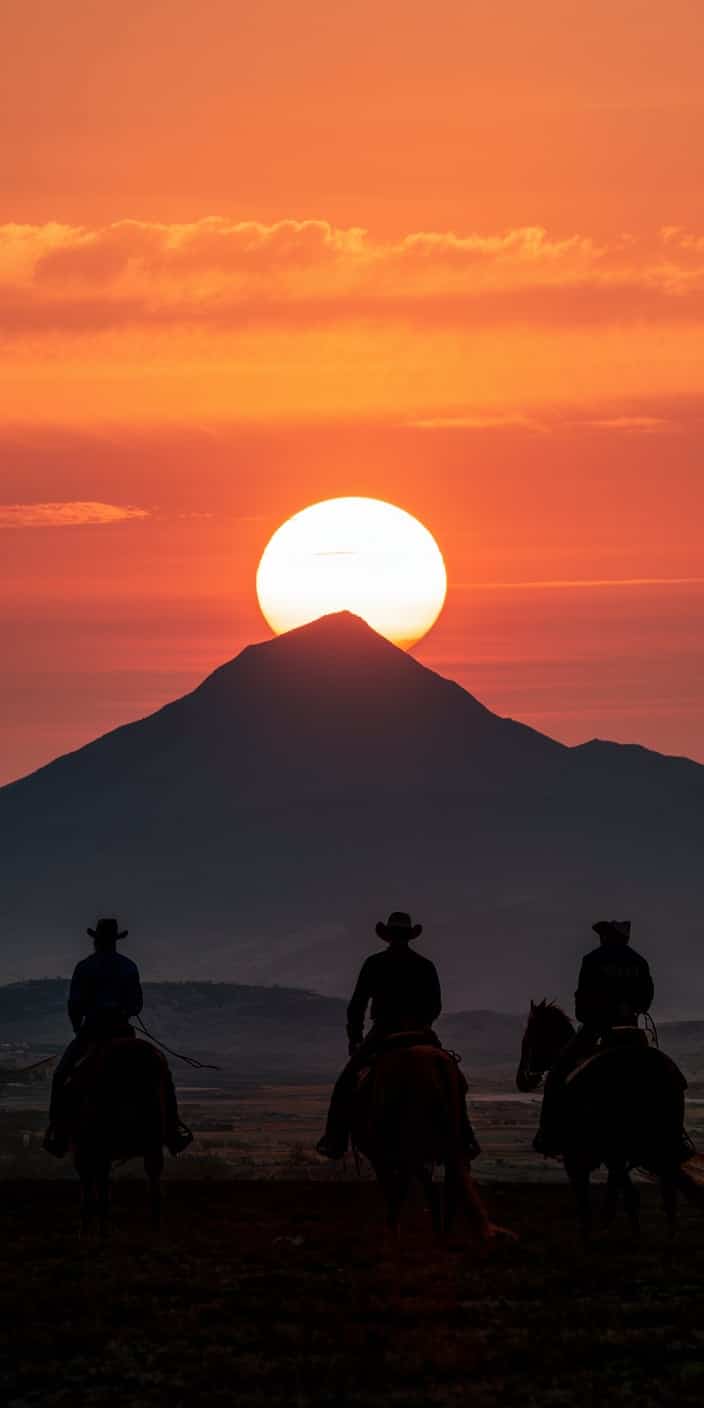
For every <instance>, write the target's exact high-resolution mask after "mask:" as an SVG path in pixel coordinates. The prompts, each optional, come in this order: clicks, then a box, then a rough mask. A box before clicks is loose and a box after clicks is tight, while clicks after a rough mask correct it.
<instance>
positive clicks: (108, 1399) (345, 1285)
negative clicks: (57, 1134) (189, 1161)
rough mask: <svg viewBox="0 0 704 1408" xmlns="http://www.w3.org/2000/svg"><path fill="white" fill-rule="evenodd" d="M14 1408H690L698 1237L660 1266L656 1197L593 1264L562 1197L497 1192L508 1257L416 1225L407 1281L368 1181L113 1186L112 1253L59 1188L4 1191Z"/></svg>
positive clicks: (7, 1382) (703, 1257)
mask: <svg viewBox="0 0 704 1408" xmlns="http://www.w3.org/2000/svg"><path fill="white" fill-rule="evenodd" d="M1 1189H2V1206H1V1211H0V1221H1V1223H2V1228H1V1235H0V1262H1V1263H2V1268H1V1272H0V1298H1V1303H0V1315H1V1317H2V1324H3V1328H4V1330H6V1331H7V1330H8V1329H10V1327H12V1333H11V1334H10V1336H9V1337H8V1340H7V1346H8V1347H7V1348H6V1349H5V1350H4V1351H3V1353H4V1359H3V1362H2V1369H1V1371H0V1393H2V1399H3V1401H4V1402H5V1403H7V1404H8V1408H40V1406H41V1408H77V1405H80V1406H81V1408H82V1405H84V1404H85V1405H88V1404H90V1408H103V1405H104V1406H105V1408H113V1405H114V1408H117V1405H120V1408H123V1405H125V1404H128V1405H130V1408H152V1405H154V1408H156V1405H162V1404H168V1405H169V1408H181V1405H183V1408H206V1405H208V1408H214V1405H218V1404H221V1403H222V1404H236V1405H238V1408H255V1405H256V1408H259V1405H262V1404H267V1405H270V1408H278V1405H286V1408H308V1405H311V1408H312V1405H331V1408H332V1405H348V1404H349V1405H360V1408H366V1406H367V1405H369V1408H382V1405H383V1408H389V1406H390V1405H402V1408H425V1405H433V1404H441V1405H445V1404H448V1405H454V1404H465V1403H466V1404H469V1403H471V1404H472V1405H473V1408H490V1405H491V1408H496V1405H502V1408H505V1405H516V1406H517V1408H528V1405H531V1408H532V1405H543V1404H544V1405H551V1406H552V1408H562V1405H564V1408H593V1405H595V1404H600V1405H601V1404H611V1403H613V1404H616V1403H617V1402H618V1403H619V1404H626V1405H628V1404H632V1405H636V1404H638V1405H641V1406H642V1405H646V1408H651V1406H652V1408H655V1405H658V1408H660V1405H669V1404H673V1405H674V1404H685V1405H687V1404H701V1402H702V1399H703V1397H704V1316H703V1314H702V1312H703V1310H704V1279H703V1273H704V1218H702V1217H701V1216H698V1215H697V1214H695V1213H692V1212H690V1211H689V1210H688V1209H683V1210H682V1216H681V1231H680V1235H679V1238H678V1241H677V1243H676V1246H675V1248H674V1250H673V1251H672V1253H671V1254H670V1253H669V1252H668V1250H667V1248H666V1246H665V1238H664V1227H663V1223H662V1220H661V1218H660V1215H659V1211H658V1206H657V1198H656V1193H655V1190H654V1189H653V1188H651V1187H649V1186H645V1187H644V1188H643V1197H644V1219H643V1221H644V1226H643V1233H642V1238H641V1241H640V1243H639V1244H638V1245H637V1246H633V1245H632V1244H631V1243H630V1242H629V1240H628V1238H627V1235H626V1230H625V1226H624V1224H623V1223H621V1222H619V1223H618V1224H617V1225H616V1226H615V1228H614V1230H613V1233H612V1234H611V1235H610V1236H609V1238H608V1240H607V1241H605V1242H603V1243H600V1244H599V1245H598V1246H597V1248H596V1249H595V1250H594V1251H592V1252H591V1253H590V1254H589V1255H588V1256H585V1255H584V1254H583V1253H582V1252H581V1250H580V1249H579V1248H578V1246H577V1244H576V1238H575V1229H574V1220H573V1210H572V1202H571V1197H570V1193H569V1190H568V1189H567V1188H566V1187H564V1186H562V1185H552V1186H540V1185H536V1184H530V1183H521V1184H515V1185H513V1184H495V1185H493V1186H491V1187H489V1188H488V1190H487V1195H488V1197H489V1199H490V1205H491V1211H492V1213H493V1215H494V1217H495V1218H496V1219H497V1220H498V1221H499V1222H502V1223H505V1224H507V1225H509V1226H511V1227H512V1228H513V1229H514V1230H515V1231H516V1232H517V1233H518V1234H519V1237H520V1240H519V1241H518V1242H517V1243H506V1242H502V1243H500V1244H496V1245H494V1247H493V1248H492V1250H491V1251H490V1252H489V1253H488V1254H482V1253H479V1252H477V1251H476V1250H473V1249H472V1248H470V1247H467V1246H461V1245H460V1242H461V1239H460V1238H459V1237H458V1245H457V1246H453V1247H452V1249H451V1250H450V1251H449V1252H448V1253H445V1254H442V1253H439V1252H438V1251H437V1250H436V1248H435V1247H434V1246H433V1243H432V1239H431V1236H430V1228H429V1226H428V1222H429V1219H428V1217H427V1215H426V1214H425V1213H424V1211H423V1210H422V1208H421V1207H420V1206H419V1205H413V1206H412V1207H411V1208H410V1209H409V1210H408V1214H407V1217H406V1220H405V1225H404V1239H403V1245H402V1250H401V1255H400V1263H399V1266H398V1272H397V1274H396V1272H395V1271H394V1266H393V1264H392V1263H390V1262H388V1261H385V1260H384V1257H383V1252H382V1239H381V1232H382V1223H381V1209H380V1204H379V1199H378V1193H377V1189H376V1188H375V1186H374V1185H373V1184H371V1183H367V1182H360V1183H351V1182H343V1181H340V1182H331V1181H329V1182H317V1181H313V1180H310V1179H307V1180H304V1181H301V1182H294V1181H288V1182H283V1181H274V1180H268V1181H260V1182H254V1181H246V1182H241V1181H236V1180H232V1181H227V1182H222V1181H210V1182H205V1181H202V1180H201V1181H194V1182H189V1181H185V1180H183V1179H181V1180H179V1181H171V1182H169V1181H168V1180H167V1181H166V1183H165V1215H164V1229H163V1232H162V1235H161V1237H160V1239H159V1240H158V1241H155V1240H154V1239H153V1238H152V1236H151V1234H150V1232H149V1230H148V1226H147V1218H146V1196H145V1188H144V1186H143V1185H142V1184H141V1183H139V1182H137V1181H136V1180H131V1179H130V1180H122V1181H120V1182H118V1183H117V1184H116V1186H115V1191H114V1205H113V1220H112V1232H111V1235H110V1238H109V1240H108V1242H107V1243H106V1244H105V1245H101V1244H99V1243H98V1242H97V1241H95V1240H83V1241H79V1239H78V1236H77V1220H78V1219H77V1214H78V1195H77V1189H76V1186H75V1185H74V1184H73V1183H72V1182H69V1181H67V1180H63V1179H62V1180H53V1181H46V1182H45V1181H41V1180H38V1179H33V1180H27V1181H14V1180H12V1179H8V1180H6V1181H4V1182H3V1183H2V1185H1Z"/></svg>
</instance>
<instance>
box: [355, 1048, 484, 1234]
mask: <svg viewBox="0 0 704 1408" xmlns="http://www.w3.org/2000/svg"><path fill="white" fill-rule="evenodd" d="M421 1040H422V1038H421ZM465 1089H466V1086H465V1082H464V1080H463V1077H462V1076H461V1075H460V1072H459V1070H458V1068H457V1063H456V1061H455V1060H454V1058H453V1057H452V1056H451V1055H450V1053H449V1052H447V1051H443V1050H442V1049H441V1048H440V1047H436V1046H430V1045H415V1046H414V1045H404V1046H401V1047H398V1048H393V1047H392V1048H390V1049H388V1050H383V1051H381V1052H380V1054H379V1055H378V1056H376V1057H375V1059H374V1065H373V1067H372V1069H371V1071H370V1072H369V1074H368V1075H366V1076H365V1077H364V1078H363V1079H362V1080H361V1082H360V1084H359V1086H358V1089H357V1092H356V1095H355V1098H354V1102H353V1107H352V1145H353V1148H354V1149H355V1150H359V1151H360V1152H361V1153H363V1154H364V1155H365V1157H366V1158H367V1159H368V1160H369V1162H370V1164H371V1165H372V1168H373V1169H374V1172H375V1174H376V1177H377V1180H378V1182H379V1184H380V1187H381V1189H382V1192H383V1195H384V1199H385V1203H386V1226H387V1231H388V1233H389V1234H390V1235H391V1236H392V1237H393V1239H394V1240H396V1241H397V1240H398V1237H399V1229H400V1217H401V1211H402V1208H403V1205H404V1203H405V1201H406V1198H407V1196H408V1192H409V1189H410V1187H411V1184H412V1182H413V1180H414V1179H416V1180H417V1181H418V1182H419V1183H420V1185H421V1187H422V1189H423V1191H424V1194H425V1197H426V1200H427V1202H428V1205H429V1207H430V1210H431V1212H432V1216H433V1226H434V1230H435V1233H436V1235H437V1236H440V1235H442V1233H443V1232H448V1231H449V1230H450V1228H451V1226H452V1223H453V1221H454V1218H455V1215H456V1213H457V1211H458V1210H459V1209H460V1208H462V1209H464V1211H465V1212H466V1213H467V1215H468V1217H469V1219H470V1222H471V1225H472V1228H473V1230H474V1232H475V1233H476V1234H477V1235H478V1236H479V1237H480V1238H481V1239H482V1240H487V1239H488V1238H490V1237H491V1236H493V1235H494V1233H495V1232H496V1231H498V1230H499V1229H497V1228H495V1227H494V1225H493V1224H492V1223H491V1222H490V1221H489V1217H488V1215H487V1212H486V1209H485V1207H484V1204H483V1202H482V1200H481V1198H480V1196H479V1192H478V1189H477V1186H476V1184H475V1182H474V1180H473V1178H472V1176H471V1174H470V1171H469V1167H468V1163H467V1159H466V1155H465V1154H464V1153H463V1148H462V1119H461V1115H462V1105H463V1102H464V1098H465V1094H464V1092H465ZM440 1164H442V1165H444V1170H445V1175H444V1193H445V1197H444V1207H443V1206H442V1204H441V1200H440V1196H439V1187H438V1185H437V1184H436V1183H435V1182H434V1179H433V1169H434V1167H435V1166H436V1165H440Z"/></svg>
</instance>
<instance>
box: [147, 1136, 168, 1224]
mask: <svg viewBox="0 0 704 1408" xmlns="http://www.w3.org/2000/svg"><path fill="white" fill-rule="evenodd" d="M163 1169H164V1155H163V1152H162V1149H161V1145H160V1146H159V1147H158V1148H157V1149H152V1150H151V1151H150V1152H149V1153H148V1154H145V1156H144V1172H145V1173H146V1175H147V1178H148V1180H149V1207H150V1212H151V1221H152V1229H153V1231H154V1232H158V1231H159V1230H160V1227H161V1175H162V1172H163Z"/></svg>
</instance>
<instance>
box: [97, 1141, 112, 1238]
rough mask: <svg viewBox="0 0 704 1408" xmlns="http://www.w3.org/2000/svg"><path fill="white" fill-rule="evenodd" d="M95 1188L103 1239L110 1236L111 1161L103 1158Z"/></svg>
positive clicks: (99, 1224)
mask: <svg viewBox="0 0 704 1408" xmlns="http://www.w3.org/2000/svg"><path fill="white" fill-rule="evenodd" d="M95 1187H96V1194H97V1204H98V1226H99V1228H100V1235H101V1237H103V1238H105V1237H107V1235H108V1217H109V1213H110V1160H109V1158H107V1157H106V1156H103V1158H101V1160H100V1165H99V1168H98V1171H97V1173H96V1177H95Z"/></svg>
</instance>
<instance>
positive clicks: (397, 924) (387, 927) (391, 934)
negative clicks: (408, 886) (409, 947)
mask: <svg viewBox="0 0 704 1408" xmlns="http://www.w3.org/2000/svg"><path fill="white" fill-rule="evenodd" d="M376 932H377V934H378V935H379V938H380V939H384V940H385V942H386V943H387V944H388V943H390V942H391V940H392V939H408V940H409V941H410V940H411V939H417V938H418V935H419V934H422V932H423V925H422V924H412V923H411V916H410V914H404V912H403V910H400V909H395V910H394V912H393V914H390V915H389V917H388V920H387V922H386V924H384V923H383V921H382V920H381V919H380V920H379V923H378V924H377V926H376Z"/></svg>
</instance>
